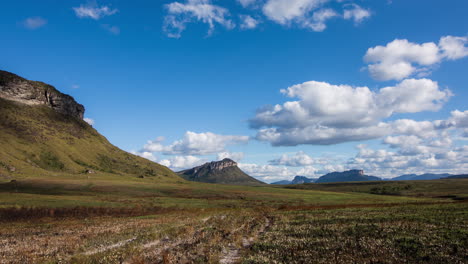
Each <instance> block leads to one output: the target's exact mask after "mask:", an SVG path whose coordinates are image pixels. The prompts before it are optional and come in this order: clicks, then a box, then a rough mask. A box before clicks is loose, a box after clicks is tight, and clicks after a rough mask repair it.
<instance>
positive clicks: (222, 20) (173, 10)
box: [164, 0, 235, 38]
mask: <svg viewBox="0 0 468 264" xmlns="http://www.w3.org/2000/svg"><path fill="white" fill-rule="evenodd" d="M166 9H167V12H168V15H167V16H166V17H165V20H164V30H165V31H166V33H167V35H168V36H169V37H172V38H180V37H181V34H182V32H183V31H184V30H185V28H186V25H187V24H188V23H191V22H194V21H197V22H202V23H205V24H208V27H209V29H208V35H211V34H212V33H213V31H214V29H215V24H219V25H221V26H224V27H225V28H227V29H232V28H234V26H235V24H234V22H232V20H230V19H229V18H228V17H229V10H227V9H226V8H223V7H220V6H217V5H213V4H211V1H210V0H187V1H186V2H185V3H180V2H173V3H170V4H167V5H166Z"/></svg>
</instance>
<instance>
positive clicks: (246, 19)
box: [239, 15, 260, 29]
mask: <svg viewBox="0 0 468 264" xmlns="http://www.w3.org/2000/svg"><path fill="white" fill-rule="evenodd" d="M239 17H240V19H241V21H242V22H241V24H240V28H241V29H254V28H256V27H257V26H258V24H259V23H260V21H259V20H257V19H255V18H253V17H251V16H248V15H240V16H239Z"/></svg>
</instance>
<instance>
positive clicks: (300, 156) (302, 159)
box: [269, 151, 316, 167]
mask: <svg viewBox="0 0 468 264" xmlns="http://www.w3.org/2000/svg"><path fill="white" fill-rule="evenodd" d="M269 163H270V164H271V165H284V166H289V167H302V166H310V165H313V164H315V163H316V161H315V160H314V159H313V158H312V157H311V156H309V155H307V154H305V153H304V152H302V151H299V152H296V153H295V154H294V155H291V156H289V155H287V154H283V155H282V156H281V157H280V158H278V159H274V160H270V161H269Z"/></svg>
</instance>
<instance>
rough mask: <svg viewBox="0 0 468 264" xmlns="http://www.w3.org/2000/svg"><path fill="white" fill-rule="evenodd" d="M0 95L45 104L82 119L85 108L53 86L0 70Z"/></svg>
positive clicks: (35, 103)
mask: <svg viewBox="0 0 468 264" xmlns="http://www.w3.org/2000/svg"><path fill="white" fill-rule="evenodd" d="M0 97H1V98H4V99H8V100H12V101H16V102H20V103H23V104H28V105H47V106H49V107H51V108H52V109H54V110H55V111H57V112H59V113H62V114H66V115H70V116H73V117H76V118H80V119H83V116H84V112H85V108H84V106H83V105H81V104H79V103H77V102H76V101H75V99H73V97H71V96H69V95H67V94H63V93H61V92H59V91H58V90H57V89H55V88H54V87H53V86H51V85H48V84H45V83H42V82H35V81H29V80H26V79H24V78H21V77H19V76H17V75H15V74H13V73H9V72H6V71H0Z"/></svg>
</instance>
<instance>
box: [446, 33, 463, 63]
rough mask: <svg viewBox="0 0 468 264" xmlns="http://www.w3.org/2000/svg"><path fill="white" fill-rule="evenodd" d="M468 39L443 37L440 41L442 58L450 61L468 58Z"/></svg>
mask: <svg viewBox="0 0 468 264" xmlns="http://www.w3.org/2000/svg"><path fill="white" fill-rule="evenodd" d="M467 43H468V38H467V37H454V36H446V37H442V38H441V39H440V41H439V47H440V49H441V50H442V56H443V57H445V58H447V59H449V60H457V59H461V58H464V57H466V56H468V47H467V46H466V45H467Z"/></svg>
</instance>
